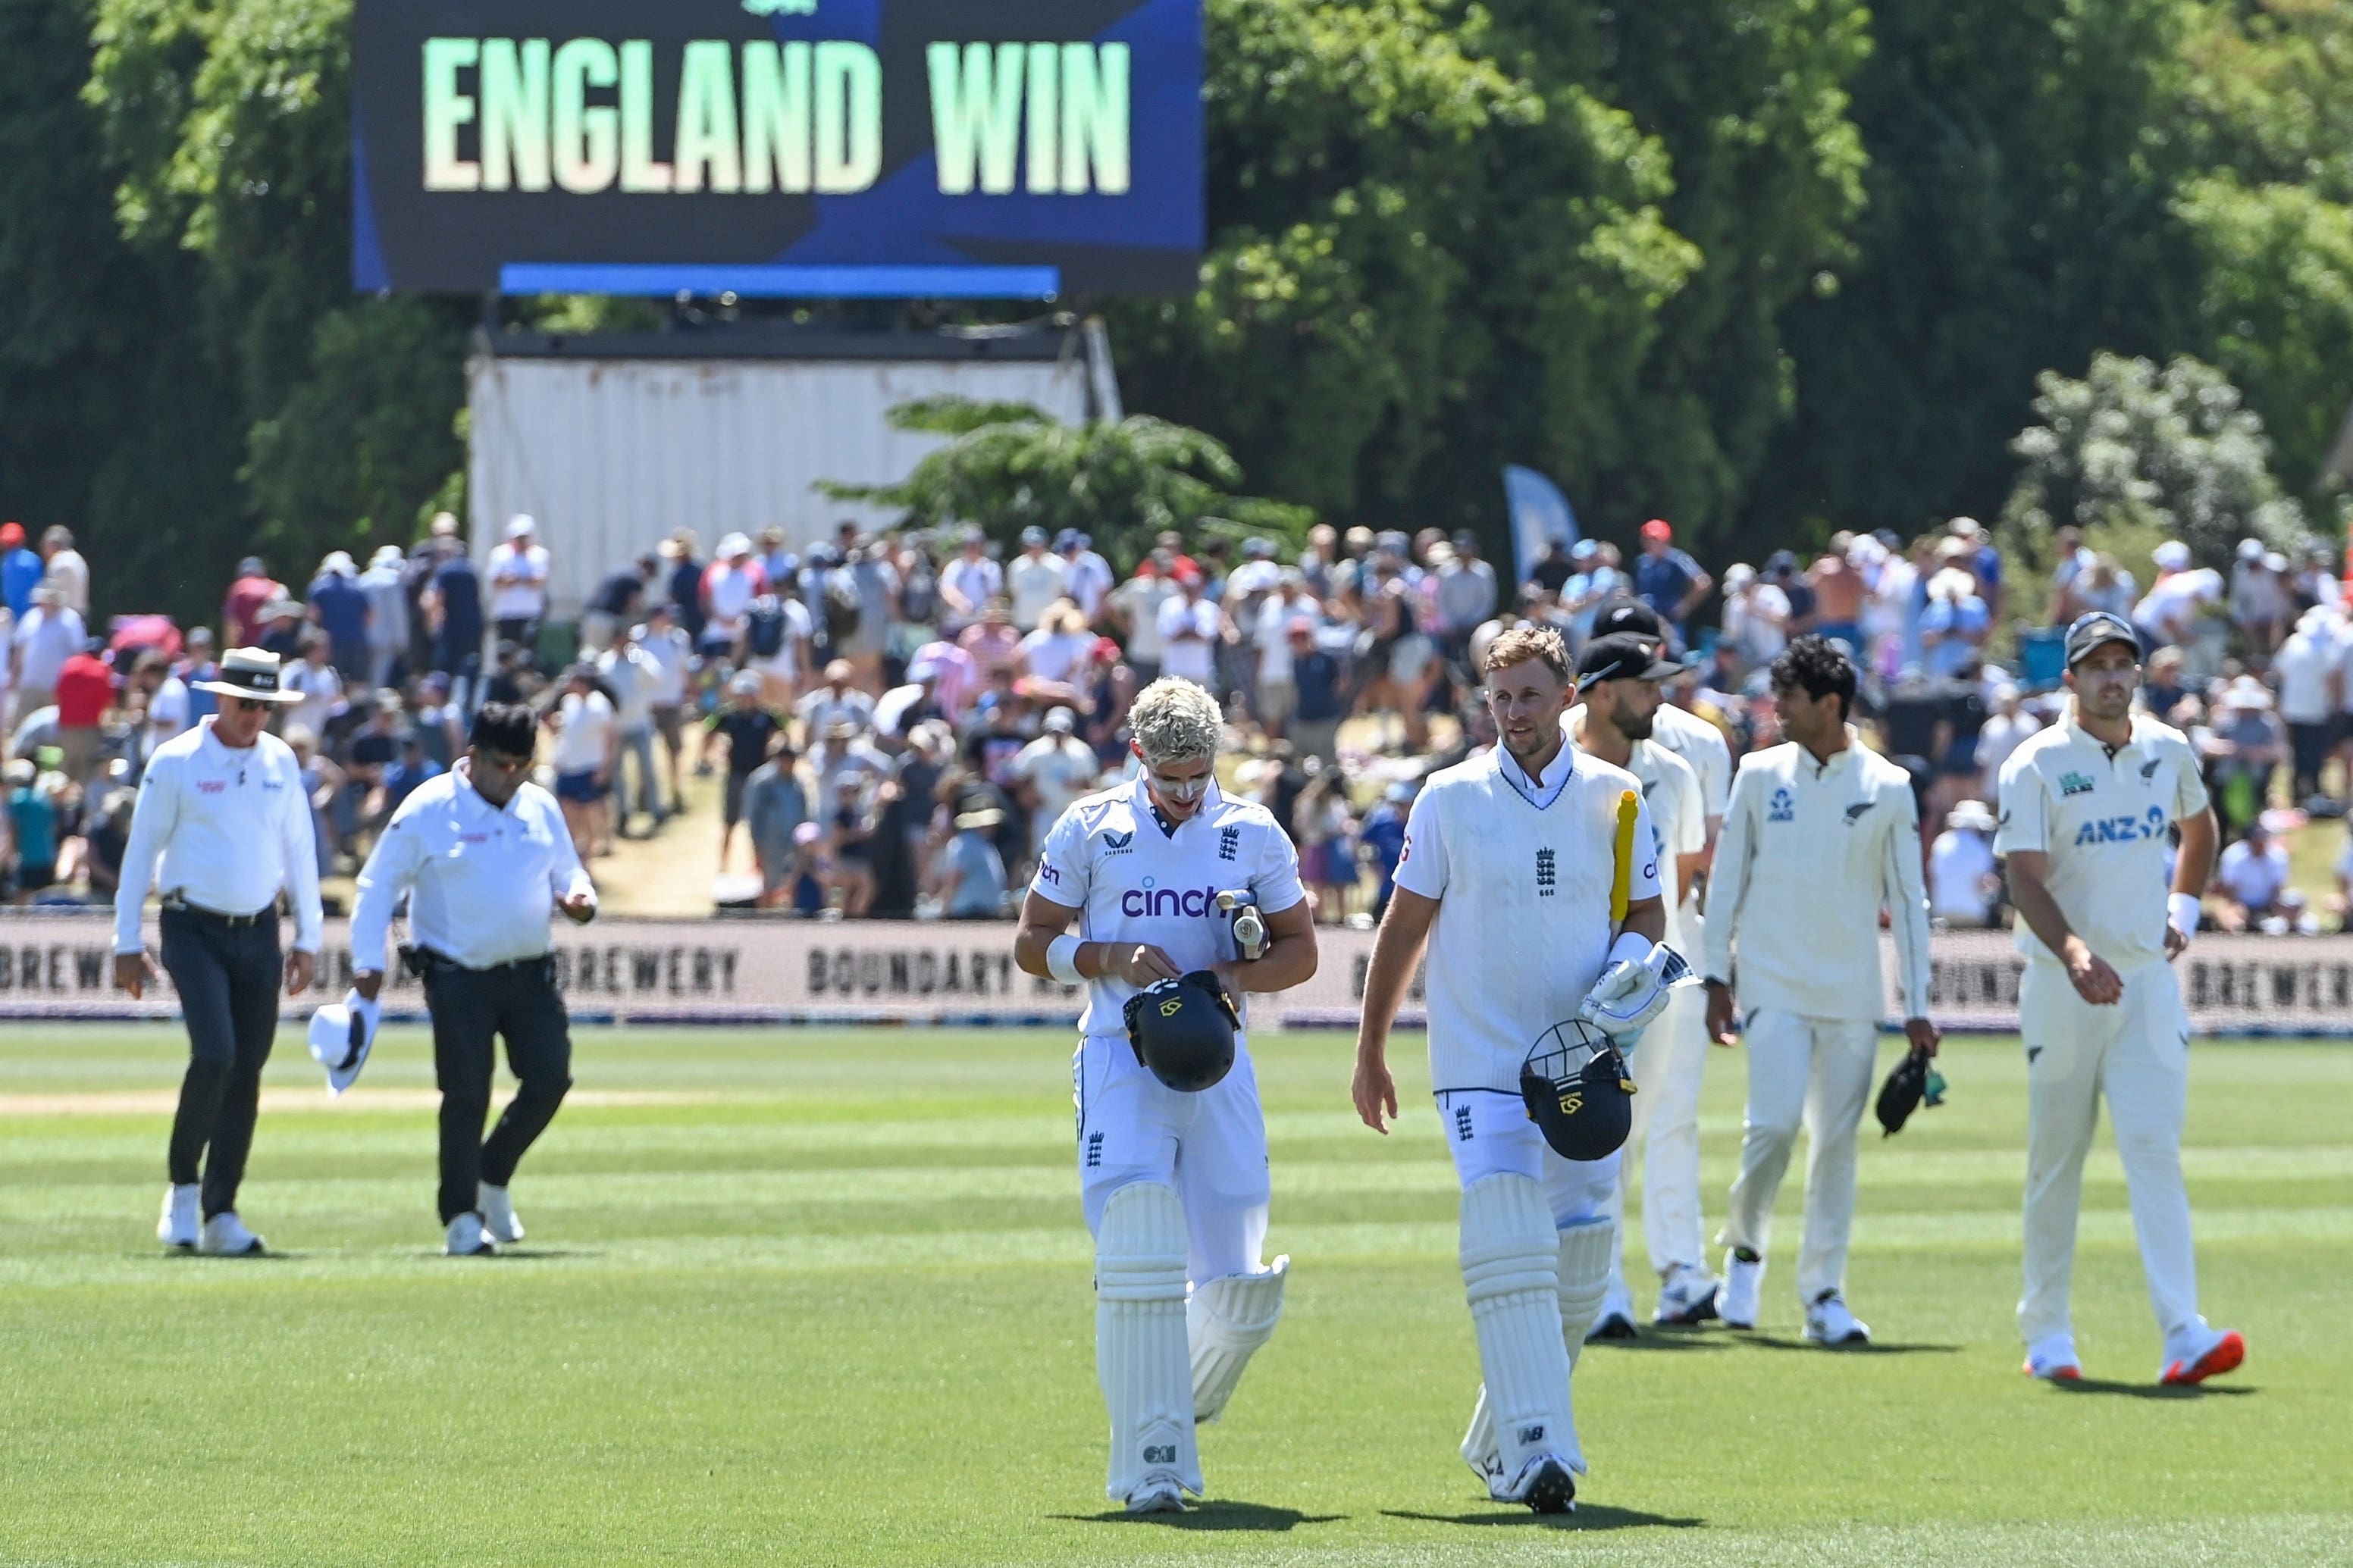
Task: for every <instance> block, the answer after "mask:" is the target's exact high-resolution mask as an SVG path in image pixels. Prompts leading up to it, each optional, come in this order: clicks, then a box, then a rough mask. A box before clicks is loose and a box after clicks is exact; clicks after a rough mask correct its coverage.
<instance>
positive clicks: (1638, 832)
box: [1611, 795, 1666, 904]
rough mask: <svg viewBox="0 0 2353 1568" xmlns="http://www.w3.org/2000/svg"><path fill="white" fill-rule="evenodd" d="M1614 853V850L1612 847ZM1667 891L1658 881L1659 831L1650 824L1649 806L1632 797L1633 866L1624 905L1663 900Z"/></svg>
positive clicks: (1648, 803)
mask: <svg viewBox="0 0 2353 1568" xmlns="http://www.w3.org/2000/svg"><path fill="white" fill-rule="evenodd" d="M1611 848H1612V852H1613V853H1614V852H1615V849H1616V847H1615V846H1614V845H1613V846H1612V847H1611ZM1665 892H1666V889H1665V887H1664V886H1663V884H1662V882H1661V880H1660V877H1659V829H1658V826H1657V825H1656V824H1655V823H1653V822H1652V821H1651V804H1650V802H1648V801H1646V800H1644V799H1643V798H1642V797H1641V795H1635V797H1634V865H1633V869H1632V871H1631V872H1630V874H1629V875H1628V877H1627V879H1626V901H1627V902H1628V903H1630V904H1639V903H1641V901H1642V900H1644V899H1656V898H1662V897H1664V896H1665Z"/></svg>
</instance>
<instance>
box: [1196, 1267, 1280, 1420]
mask: <svg viewBox="0 0 2353 1568" xmlns="http://www.w3.org/2000/svg"><path fill="white" fill-rule="evenodd" d="M1290 1273H1291V1259H1290V1258H1276V1259H1275V1260H1274V1267H1273V1268H1270V1269H1268V1270H1266V1272H1264V1273H1262V1274H1226V1275H1221V1276H1219V1278H1217V1279H1211V1280H1208V1281H1206V1282H1205V1283H1202V1284H1199V1285H1196V1286H1195V1287H1193V1299H1192V1300H1189V1301H1187V1303H1186V1304H1185V1328H1186V1335H1187V1338H1188V1339H1189V1340H1190V1341H1191V1342H1192V1346H1193V1418H1194V1419H1195V1420H1196V1421H1215V1420H1216V1419H1217V1418H1218V1417H1219V1416H1220V1415H1224V1414H1225V1412H1226V1402H1227V1401H1228V1400H1229V1399H1231V1398H1232V1397H1233V1396H1234V1385H1235V1384H1239V1383H1240V1382H1241V1380H1242V1369H1243V1368H1245V1367H1247V1366H1249V1365H1250V1357H1251V1356H1253V1355H1256V1354H1257V1353H1258V1351H1259V1347H1260V1346H1261V1345H1263V1344H1265V1343H1266V1342H1267V1341H1269V1340H1271V1339H1272V1338H1273V1337H1274V1325H1275V1323H1276V1322H1277V1321H1280V1320H1281V1318H1282V1284H1283V1280H1284V1279H1286V1278H1288V1277H1289V1275H1290Z"/></svg>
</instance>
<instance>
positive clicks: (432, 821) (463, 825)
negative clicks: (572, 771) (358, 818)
mask: <svg viewBox="0 0 2353 1568" xmlns="http://www.w3.org/2000/svg"><path fill="white" fill-rule="evenodd" d="M591 890H593V889H592V888H591V885H590V883H589V880H588V873H587V872H586V870H585V869H583V868H582V867H581V865H580V857H579V855H578V853H577V852H576V851H575V850H574V848H573V847H572V834H571V831H570V830H569V829H567V828H566V827H565V826H564V810H563V808H562V807H561V806H559V805H556V804H555V797H554V795H550V794H548V793H547V792H546V791H545V790H543V789H542V788H540V787H539V786H538V785H537V784H524V785H523V786H522V788H521V789H519V790H517V791H515V793H514V795H513V798H512V799H511V800H509V801H508V802H507V804H506V805H505V806H504V807H500V806H495V805H491V803H490V802H489V801H487V800H484V799H483V798H482V797H481V795H479V794H477V793H476V792H475V789H474V786H473V784H471V783H470V781H469V779H468V776H467V773H466V764H465V763H463V762H460V763H459V764H458V766H457V767H456V768H453V769H452V770H450V771H449V772H448V773H439V774H437V775H435V776H434V777H432V778H429V779H427V780H426V781H425V782H424V783H423V784H419V785H417V793H416V794H414V795H410V796H409V797H408V798H407V800H406V801H404V802H402V803H401V807H400V809H399V810H398V811H396V812H395V813H393V816H392V821H391V822H390V823H388V824H386V825H385V830H384V836H383V837H381V838H379V839H377V840H376V845H375V853H374V854H372V855H370V856H369V857H368V861H367V864H366V865H365V866H363V867H362V868H360V895H359V902H358V903H357V905H356V906H355V907H354V908H353V910H352V963H353V966H354V967H356V968H360V969H367V970H375V971H378V972H381V971H382V969H383V967H384V963H385V937H386V936H387V934H388V933H389V932H390V931H391V929H392V913H393V910H394V909H395V907H396V906H397V905H398V903H399V902H400V898H401V895H402V894H404V893H406V894H408V895H409V900H408V933H409V938H410V940H411V941H413V942H415V943H416V944H417V946H419V947H429V948H431V949H432V950H433V951H434V952H438V953H439V954H441V955H442V956H443V957H444V958H448V959H453V960H455V961H456V962H458V963H461V964H463V965H465V966H466V967H467V968H469V969H488V968H491V967H492V966H493V965H496V964H501V963H512V962H514V961H515V960H517V959H522V958H539V957H542V956H543V955H545V954H546V953H548V952H551V951H553V950H554V946H555V942H554V935H553V933H552V930H551V927H552V924H553V921H554V914H555V900H557V899H558V898H561V897H565V896H567V895H569V894H572V893H575V892H581V893H585V892H589V891H591Z"/></svg>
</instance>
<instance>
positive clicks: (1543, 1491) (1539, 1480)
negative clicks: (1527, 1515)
mask: <svg viewBox="0 0 2353 1568" xmlns="http://www.w3.org/2000/svg"><path fill="white" fill-rule="evenodd" d="M1498 1501H1504V1502H1517V1503H1525V1504H1526V1505H1527V1506H1528V1507H1529V1508H1530V1509H1532V1510H1535V1512H1537V1513H1575V1512H1576V1511H1577V1477H1576V1475H1575V1474H1574V1473H1573V1472H1572V1471H1571V1470H1570V1468H1569V1464H1568V1461H1567V1459H1564V1458H1560V1456H1558V1455H1557V1454H1538V1455H1537V1456H1536V1457H1535V1458H1533V1459H1530V1460H1529V1461H1528V1462H1527V1463H1526V1464H1525V1465H1523V1466H1521V1467H1520V1473H1519V1475H1518V1476H1517V1477H1516V1478H1514V1479H1513V1482H1512V1484H1511V1486H1510V1487H1509V1488H1508V1489H1507V1495H1506V1496H1505V1497H1503V1498H1500V1499H1498Z"/></svg>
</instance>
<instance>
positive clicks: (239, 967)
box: [161, 906, 286, 1219]
mask: <svg viewBox="0 0 2353 1568" xmlns="http://www.w3.org/2000/svg"><path fill="white" fill-rule="evenodd" d="M161 918H162V921H163V938H164V940H163V943H162V947H163V956H164V972H165V973H168V974H169V975H171V977H172V984H173V986H174V988H175V989H176V990H177V991H178V992H179V994H180V1012H181V1015H182V1016H184V1017H185V1019H186V1020H187V1026H188V1075H187V1077H186V1078H185V1079H182V1080H181V1082H180V1109H179V1112H178V1114H176V1115H175V1116H174V1117H173V1119H172V1147H171V1152H170V1154H169V1157H168V1160H167V1163H168V1164H169V1166H170V1169H171V1175H172V1182H173V1184H174V1185H175V1186H186V1185H188V1184H192V1183H194V1182H195V1181H197V1180H198V1179H199V1178H198V1175H197V1172H198V1169H199V1168H200V1167H201V1169H202V1171H203V1176H202V1181H203V1183H204V1210H205V1217H206V1219H210V1218H212V1216H213V1215H216V1214H227V1213H228V1212H230V1211H231V1210H233V1209H235V1208H236V1207H237V1186H238V1184H241V1183H242V1182H243V1181H244V1180H245V1161H246V1156H247V1155H248V1153H249V1152H251V1151H252V1149H253V1122H254V1118H255V1116H256V1115H257V1114H258V1113H259V1110H260V1106H261V1068H262V1064H264V1063H265V1062H267V1061H269V1047H270V1042H271V1041H272V1040H273V1039H274V1038H275V1037H276V1036H277V1033H278V986H279V983H280V981H281V980H282V979H284V977H285V973H286V961H285V958H284V955H283V954H282V953H280V951H279V947H278V911H277V910H275V909H274V908H273V909H268V910H262V911H261V912H260V913H259V914H258V915H249V916H243V917H238V918H230V917H227V916H223V915H216V914H209V913H206V912H205V911H203V910H192V909H188V908H186V907H185V906H179V907H170V906H167V907H166V908H165V909H164V912H163V915H162V917H161Z"/></svg>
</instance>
